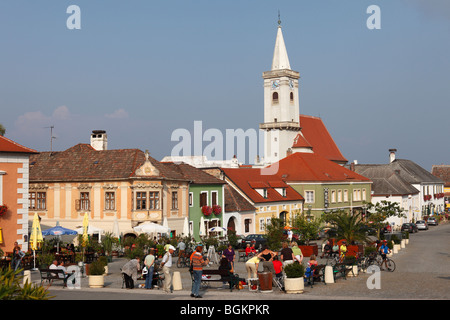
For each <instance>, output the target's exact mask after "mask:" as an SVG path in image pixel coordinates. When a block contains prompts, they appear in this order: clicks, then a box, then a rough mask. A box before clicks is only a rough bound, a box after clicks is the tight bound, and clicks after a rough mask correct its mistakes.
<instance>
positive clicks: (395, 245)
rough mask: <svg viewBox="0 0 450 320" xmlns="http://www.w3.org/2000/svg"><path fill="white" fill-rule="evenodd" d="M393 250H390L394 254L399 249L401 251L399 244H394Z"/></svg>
mask: <svg viewBox="0 0 450 320" xmlns="http://www.w3.org/2000/svg"><path fill="white" fill-rule="evenodd" d="M393 249H394V250H392V251H393V252H394V253H398V252H399V251H400V249H401V247H400V245H399V244H394V248H393Z"/></svg>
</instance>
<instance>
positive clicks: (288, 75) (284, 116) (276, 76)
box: [259, 19, 300, 165]
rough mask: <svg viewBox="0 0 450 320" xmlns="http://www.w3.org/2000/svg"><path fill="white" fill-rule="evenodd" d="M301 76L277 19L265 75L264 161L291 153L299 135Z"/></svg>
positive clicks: (273, 159) (262, 127) (277, 158)
mask: <svg viewBox="0 0 450 320" xmlns="http://www.w3.org/2000/svg"><path fill="white" fill-rule="evenodd" d="M299 78H300V73H299V72H297V71H293V70H291V66H290V64H289V58H288V54H287V50H286V45H285V44H284V39H283V33H282V32H281V21H280V19H278V31H277V38H276V41H275V49H274V52H273V60H272V69H271V70H270V71H266V72H263V79H264V123H261V124H260V125H259V128H260V129H261V130H264V162H265V164H266V165H267V164H270V163H274V162H277V161H279V160H281V159H283V158H284V157H286V155H287V153H288V152H290V151H291V148H292V145H293V142H294V139H295V138H296V136H297V135H298V134H299V132H300V123H299V121H300V116H299V112H300V111H299V101H298V91H299V87H298V79H299Z"/></svg>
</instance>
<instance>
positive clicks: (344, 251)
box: [339, 241, 347, 261]
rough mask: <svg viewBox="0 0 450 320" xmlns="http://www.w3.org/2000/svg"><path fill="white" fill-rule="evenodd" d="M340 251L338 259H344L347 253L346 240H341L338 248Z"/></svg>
mask: <svg viewBox="0 0 450 320" xmlns="http://www.w3.org/2000/svg"><path fill="white" fill-rule="evenodd" d="M339 251H340V253H341V254H340V259H339V260H340V261H344V258H345V255H346V254H347V242H346V241H342V244H341V246H340V248H339Z"/></svg>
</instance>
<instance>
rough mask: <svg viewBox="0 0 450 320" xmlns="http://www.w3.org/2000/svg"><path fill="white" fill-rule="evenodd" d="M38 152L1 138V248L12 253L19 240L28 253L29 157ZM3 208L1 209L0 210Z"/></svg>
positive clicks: (29, 225)
mask: <svg viewBox="0 0 450 320" xmlns="http://www.w3.org/2000/svg"><path fill="white" fill-rule="evenodd" d="M35 153H36V151H35V150H33V149H30V148H27V147H24V146H21V145H20V144H18V143H16V142H14V141H12V140H10V139H8V138H6V137H4V136H0V207H3V208H5V209H6V208H7V210H6V212H5V213H4V214H3V215H1V216H0V228H1V230H0V232H1V234H0V248H1V249H2V250H3V251H4V252H5V253H6V252H11V251H12V249H13V247H14V242H16V241H17V243H18V244H19V246H20V247H21V248H22V250H23V251H28V249H29V246H28V229H29V228H30V227H31V224H29V222H28V220H29V212H28V189H29V157H30V155H32V154H35ZM0 209H1V208H0Z"/></svg>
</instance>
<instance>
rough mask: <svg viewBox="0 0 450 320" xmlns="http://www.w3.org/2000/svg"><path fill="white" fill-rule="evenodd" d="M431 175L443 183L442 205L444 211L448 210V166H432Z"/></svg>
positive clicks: (449, 187)
mask: <svg viewBox="0 0 450 320" xmlns="http://www.w3.org/2000/svg"><path fill="white" fill-rule="evenodd" d="M431 174H433V175H434V176H435V177H438V178H439V179H441V180H442V181H444V204H445V211H446V212H448V211H449V209H450V165H444V164H442V165H433V166H432V168H431Z"/></svg>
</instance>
